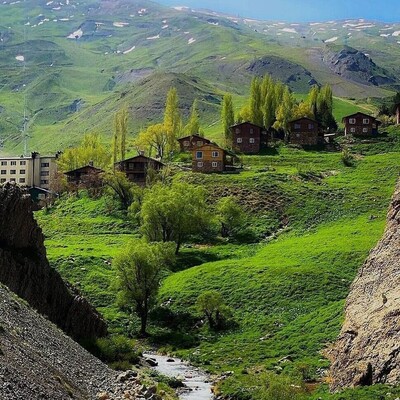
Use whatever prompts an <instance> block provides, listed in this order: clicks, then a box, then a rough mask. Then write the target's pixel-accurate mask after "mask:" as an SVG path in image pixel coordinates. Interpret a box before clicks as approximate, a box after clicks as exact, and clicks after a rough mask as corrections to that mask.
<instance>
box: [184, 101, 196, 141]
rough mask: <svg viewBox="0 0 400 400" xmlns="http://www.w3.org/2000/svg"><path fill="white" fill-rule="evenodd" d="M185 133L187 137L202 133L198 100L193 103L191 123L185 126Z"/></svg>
mask: <svg viewBox="0 0 400 400" xmlns="http://www.w3.org/2000/svg"><path fill="white" fill-rule="evenodd" d="M184 132H185V134H186V135H198V134H199V133H200V121H199V112H198V110H197V100H196V99H195V100H194V101H193V105H192V109H191V113H190V117H189V121H188V123H187V125H186V126H185V129H184Z"/></svg>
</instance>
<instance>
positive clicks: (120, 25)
mask: <svg viewBox="0 0 400 400" xmlns="http://www.w3.org/2000/svg"><path fill="white" fill-rule="evenodd" d="M127 25H129V22H113V26H115V27H116V28H123V27H124V26H127Z"/></svg>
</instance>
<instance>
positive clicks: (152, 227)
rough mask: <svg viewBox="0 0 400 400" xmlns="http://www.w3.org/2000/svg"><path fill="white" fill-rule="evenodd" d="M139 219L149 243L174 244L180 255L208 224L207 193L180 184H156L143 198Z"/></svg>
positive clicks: (197, 188) (194, 187) (201, 189)
mask: <svg viewBox="0 0 400 400" xmlns="http://www.w3.org/2000/svg"><path fill="white" fill-rule="evenodd" d="M140 216H141V220H142V232H143V234H144V235H145V237H146V238H147V239H148V240H149V241H150V242H156V241H162V242H171V241H173V242H175V243H176V253H178V252H179V249H180V247H181V244H182V243H183V242H184V241H185V240H187V239H188V238H189V237H190V235H194V234H196V233H199V232H201V231H202V230H203V229H204V228H205V226H206V225H207V223H208V217H207V206H206V202H205V192H204V189H203V188H201V187H198V186H194V185H190V184H187V183H180V182H174V183H172V185H170V186H167V185H162V184H159V183H158V184H155V185H154V186H153V187H151V188H149V189H147V190H146V192H145V194H144V198H143V205H142V209H141V213H140Z"/></svg>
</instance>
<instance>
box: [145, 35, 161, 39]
mask: <svg viewBox="0 0 400 400" xmlns="http://www.w3.org/2000/svg"><path fill="white" fill-rule="evenodd" d="M146 39H147V40H156V39H160V34H158V35H156V36H149V37H148V38H146Z"/></svg>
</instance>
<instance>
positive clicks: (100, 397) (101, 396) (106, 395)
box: [97, 392, 110, 400]
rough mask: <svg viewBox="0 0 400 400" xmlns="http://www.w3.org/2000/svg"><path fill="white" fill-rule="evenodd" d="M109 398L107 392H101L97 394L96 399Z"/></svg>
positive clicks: (106, 399) (105, 399)
mask: <svg viewBox="0 0 400 400" xmlns="http://www.w3.org/2000/svg"><path fill="white" fill-rule="evenodd" d="M109 398H110V397H109V396H108V393H106V392H102V393H99V394H98V395H97V399H98V400H108V399H109Z"/></svg>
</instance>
